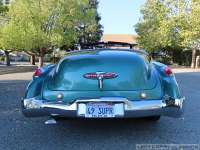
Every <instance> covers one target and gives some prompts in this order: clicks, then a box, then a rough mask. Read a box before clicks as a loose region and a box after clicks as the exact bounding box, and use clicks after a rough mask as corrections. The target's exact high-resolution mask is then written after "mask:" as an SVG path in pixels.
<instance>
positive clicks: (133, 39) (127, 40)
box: [102, 34, 137, 44]
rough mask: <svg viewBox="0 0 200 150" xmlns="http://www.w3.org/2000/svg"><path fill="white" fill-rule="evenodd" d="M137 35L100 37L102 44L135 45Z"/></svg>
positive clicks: (106, 35)
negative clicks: (120, 43) (112, 42)
mask: <svg viewBox="0 0 200 150" xmlns="http://www.w3.org/2000/svg"><path fill="white" fill-rule="evenodd" d="M136 39H137V35H131V34H104V35H103V37H102V41H103V42H108V41H115V42H125V43H130V44H136V43H137V42H136Z"/></svg>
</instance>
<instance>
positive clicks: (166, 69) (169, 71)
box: [165, 67, 173, 76]
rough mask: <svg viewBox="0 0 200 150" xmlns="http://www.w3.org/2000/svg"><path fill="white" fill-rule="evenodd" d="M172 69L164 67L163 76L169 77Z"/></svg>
mask: <svg viewBox="0 0 200 150" xmlns="http://www.w3.org/2000/svg"><path fill="white" fill-rule="evenodd" d="M172 73H173V72H172V69H171V68H170V67H166V68H165V74H166V75H167V76H170V75H172Z"/></svg>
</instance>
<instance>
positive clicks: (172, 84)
mask: <svg viewBox="0 0 200 150" xmlns="http://www.w3.org/2000/svg"><path fill="white" fill-rule="evenodd" d="M153 65H154V67H155V69H156V70H157V72H158V73H159V75H160V80H161V84H162V87H163V91H164V95H165V96H169V97H172V98H174V99H177V98H181V95H180V90H179V87H178V83H177V81H176V78H175V75H174V74H172V75H170V76H168V75H166V74H165V68H166V67H167V66H166V65H164V64H162V63H159V62H153Z"/></svg>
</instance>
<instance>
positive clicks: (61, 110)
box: [22, 46, 185, 120]
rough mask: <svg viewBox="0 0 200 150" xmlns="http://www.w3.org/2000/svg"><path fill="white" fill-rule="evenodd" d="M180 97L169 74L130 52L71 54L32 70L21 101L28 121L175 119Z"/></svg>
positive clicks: (144, 56) (143, 54) (180, 108)
mask: <svg viewBox="0 0 200 150" xmlns="http://www.w3.org/2000/svg"><path fill="white" fill-rule="evenodd" d="M184 101H185V99H184V97H182V96H181V95H180V92H179V87H178V85H177V82H176V79H175V76H174V74H173V72H172V70H171V69H170V68H169V67H168V66H166V65H164V64H161V63H159V62H154V61H151V60H150V59H149V56H148V54H147V53H146V52H143V51H138V50H133V49H118V48H108V47H107V46H106V47H104V48H95V49H88V50H87V49H85V50H78V51H74V52H71V53H70V54H69V55H67V56H66V57H64V58H63V59H62V60H60V62H59V63H58V64H56V65H48V66H46V67H43V68H38V69H36V71H35V73H34V76H33V80H32V81H31V82H30V84H29V85H28V87H27V91H26V94H25V97H24V98H23V100H22V112H23V113H24V115H25V116H27V117H35V116H44V115H46V116H51V117H54V118H59V117H66V118H69V117H73V118H74V117H76V118H135V117H146V118H149V119H152V120H158V119H159V118H160V116H170V117H180V116H181V114H182V111H183V103H184Z"/></svg>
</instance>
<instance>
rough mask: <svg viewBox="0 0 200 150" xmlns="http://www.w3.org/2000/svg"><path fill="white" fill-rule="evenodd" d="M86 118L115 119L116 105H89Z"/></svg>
mask: <svg viewBox="0 0 200 150" xmlns="http://www.w3.org/2000/svg"><path fill="white" fill-rule="evenodd" d="M85 117H86V118H114V117H115V112H114V105H113V104H110V103H88V104H87V105H86V114H85Z"/></svg>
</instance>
